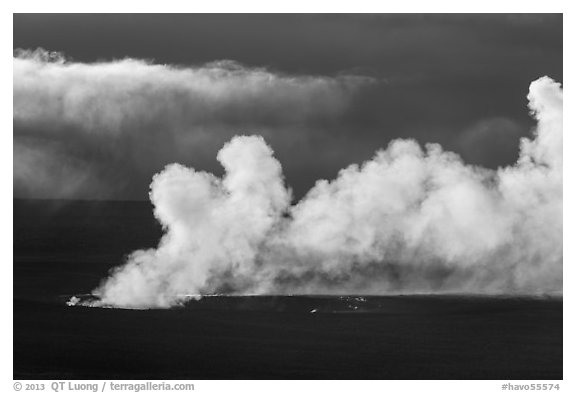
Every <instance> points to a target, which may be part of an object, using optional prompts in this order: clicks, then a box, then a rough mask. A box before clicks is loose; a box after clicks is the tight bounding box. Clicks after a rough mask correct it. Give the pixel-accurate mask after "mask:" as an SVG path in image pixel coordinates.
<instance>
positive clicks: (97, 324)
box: [14, 296, 562, 379]
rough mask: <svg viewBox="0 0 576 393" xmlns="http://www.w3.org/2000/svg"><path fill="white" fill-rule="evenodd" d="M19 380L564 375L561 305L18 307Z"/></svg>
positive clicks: (420, 299) (396, 299)
mask: <svg viewBox="0 0 576 393" xmlns="http://www.w3.org/2000/svg"><path fill="white" fill-rule="evenodd" d="M355 307H357V308H355ZM314 310H316V311H314ZM14 378H18V379H34V378H38V379H58V378H68V379H103V378H115V379H140V378H146V379H148V378H150V379H562V299H561V298H513V297H463V296H384V297H379V296H342V297H340V296H320V297H315V296H261V297H260V296H248V297H231V296H208V297H203V298H202V299H201V300H199V301H198V300H192V301H190V302H188V303H187V304H186V305H185V306H183V307H177V308H173V309H169V310H126V309H111V308H90V307H69V306H66V305H65V303H64V302H63V299H58V301H54V302H46V301H33V300H16V301H15V304H14Z"/></svg>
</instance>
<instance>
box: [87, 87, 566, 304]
mask: <svg viewBox="0 0 576 393" xmlns="http://www.w3.org/2000/svg"><path fill="white" fill-rule="evenodd" d="M528 100H529V108H530V110H531V113H532V114H533V116H534V118H535V119H536V120H537V123H538V124H537V128H536V130H535V132H534V138H533V139H532V140H528V139H524V140H522V141H521V145H520V152H519V159H518V162H517V163H516V165H514V166H511V167H508V168H501V169H499V170H497V171H492V170H488V169H484V168H479V167H474V166H469V165H466V164H465V163H464V162H462V160H461V159H460V157H459V156H457V155H456V154H454V153H450V152H446V151H444V150H442V148H441V146H439V145H437V144H428V145H426V146H425V147H424V148H422V147H421V146H420V145H419V144H418V143H417V142H415V141H413V140H395V141H392V142H391V143H390V144H389V146H388V147H387V148H386V149H384V150H380V151H378V152H377V153H376V155H375V156H374V158H373V159H372V160H369V161H367V162H365V163H363V164H362V165H351V166H349V167H347V168H345V169H342V170H341V171H340V173H339V175H338V177H337V178H336V179H334V180H332V181H326V180H320V181H318V182H317V183H316V185H315V186H314V187H313V188H312V189H311V190H310V191H309V193H308V194H307V195H306V196H305V197H304V198H303V199H302V200H301V201H300V202H299V203H298V204H296V205H293V206H291V205H290V191H289V190H288V189H287V188H286V187H285V185H284V181H283V177H282V171H281V166H280V164H279V162H278V161H277V160H276V159H274V157H273V156H272V154H273V152H272V150H271V149H270V147H268V146H267V145H266V143H265V142H264V140H263V139H262V138H261V137H258V136H240V137H234V138H233V139H232V140H231V141H230V142H229V143H228V144H226V145H225V146H224V147H223V148H222V150H221V151H220V152H219V154H218V160H219V161H220V163H221V164H222V165H223V166H224V169H225V171H226V173H225V175H224V176H223V178H222V179H219V178H217V177H215V176H214V175H211V174H208V173H205V172H196V171H195V170H193V169H190V168H185V167H183V166H181V165H178V164H173V165H169V166H168V167H166V168H165V169H164V171H163V172H161V173H160V174H158V175H156V176H155V177H154V179H153V181H152V184H151V192H150V198H151V200H152V203H153V204H154V213H155V215H156V217H157V219H158V220H159V221H160V222H161V223H162V225H163V227H164V229H165V235H164V236H163V238H162V239H161V241H160V244H159V246H158V247H157V248H156V249H150V250H139V251H136V252H134V253H133V254H131V255H130V256H129V258H128V261H127V262H126V264H125V265H124V266H121V267H119V268H117V269H116V270H114V271H113V272H112V273H111V276H110V277H109V278H108V279H107V280H106V281H105V282H104V283H103V284H102V285H101V286H100V287H99V288H97V289H96V290H95V291H94V294H95V295H97V296H99V297H100V298H101V301H100V302H98V304H106V305H113V306H120V307H169V306H171V305H174V304H177V303H178V302H179V298H178V297H179V296H181V295H184V294H210V293H233V294H253V293H260V294H265V293H266V294H278V293H289V294H297V293H339V294H346V293H354V294H357V293H364V294H367V293H369V294H390V293H415V292H425V293H441V292H466V293H489V294H492V293H500V294H509V293H515V294H516V293H524V294H535V293H551V292H553V293H557V292H561V290H562V100H563V99H562V88H561V86H560V85H559V84H558V83H555V82H554V81H553V80H551V79H550V78H548V77H543V78H540V79H539V80H537V81H535V82H533V83H532V84H531V85H530V90H529V95H528Z"/></svg>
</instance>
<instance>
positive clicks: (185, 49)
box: [14, 14, 562, 198]
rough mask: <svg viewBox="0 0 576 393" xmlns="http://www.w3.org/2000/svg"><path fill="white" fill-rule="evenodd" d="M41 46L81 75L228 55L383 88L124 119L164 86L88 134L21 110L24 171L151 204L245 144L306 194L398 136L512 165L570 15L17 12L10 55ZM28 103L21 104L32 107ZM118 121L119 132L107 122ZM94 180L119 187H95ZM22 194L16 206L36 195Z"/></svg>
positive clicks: (157, 108) (177, 105)
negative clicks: (246, 136)
mask: <svg viewBox="0 0 576 393" xmlns="http://www.w3.org/2000/svg"><path fill="white" fill-rule="evenodd" d="M37 47H44V48H47V49H49V50H54V51H61V52H63V53H65V54H66V55H67V56H70V57H71V58H72V64H76V65H77V66H78V67H79V66H81V64H82V63H92V62H95V61H101V62H100V63H99V64H101V65H102V64H105V63H104V62H110V61H111V60H113V59H125V58H127V57H128V58H134V59H148V60H149V62H148V63H147V64H148V65H149V66H150V67H151V64H158V65H159V64H169V65H172V66H170V67H171V68H173V69H186V68H192V69H199V68H206V67H207V66H206V64H212V65H214V61H220V60H222V59H233V60H234V61H237V62H239V63H240V64H243V66H241V67H240V66H238V65H237V64H238V63H233V62H232V63H220V65H223V64H227V67H232V68H234V67H240V68H241V69H243V70H248V72H251V71H250V70H261V69H262V68H263V67H265V69H266V71H265V72H267V73H268V74H269V75H272V76H275V77H280V78H283V77H287V78H296V79H297V80H300V81H304V80H307V81H315V80H324V81H328V80H330V81H340V82H341V81H342V80H343V79H346V78H348V79H346V80H351V79H350V76H351V75H356V76H362V77H370V78H372V80H373V81H376V82H375V83H370V84H362V86H361V88H359V89H356V90H355V91H354V93H353V94H349V93H350V91H349V90H346V89H344V90H342V91H341V93H342V94H332V93H331V92H330V93H329V92H327V91H326V90H325V91H324V93H318V94H320V95H317V93H312V95H313V96H314V97H315V98H313V99H311V101H306V99H305V100H304V103H303V104H302V105H299V104H297V103H296V102H295V101H292V102H284V103H283V104H282V105H276V103H277V102H278V100H277V98H275V97H277V96H278V95H279V94H283V93H279V92H276V91H274V92H273V94H272V96H265V95H260V96H258V97H254V96H250V97H247V96H246V95H244V94H243V93H238V94H239V95H240V96H241V97H242V99H240V100H235V101H234V104H233V105H228V106H226V105H218V108H220V109H218V110H216V111H213V110H211V109H210V108H211V107H210V105H209V102H208V101H207V102H203V101H202V102H201V103H202V105H200V108H201V109H197V107H196V109H192V108H190V107H188V106H186V102H187V101H186V100H185V99H184V100H182V98H183V97H182V94H181V91H182V89H180V88H178V89H174V90H173V91H172V92H171V93H169V94H168V95H167V96H165V99H166V100H161V101H159V102H158V101H157V102H154V104H153V105H148V107H147V110H146V111H144V112H141V113H138V114H135V113H134V112H130V111H128V112H125V111H124V110H125V109H126V108H128V107H132V104H130V105H129V104H128V103H127V102H128V101H132V102H136V101H138V100H140V102H147V100H154V97H156V95H155V94H156V92H157V91H158V89H157V88H155V87H154V83H147V84H144V85H146V86H148V88H144V87H142V86H141V87H140V88H139V90H138V89H136V90H131V93H130V94H128V95H124V96H123V98H122V99H121V98H118V100H116V101H114V100H112V101H110V102H106V101H98V106H96V108H92V109H90V110H89V111H87V113H84V114H83V116H84V117H90V122H89V123H90V124H91V125H90V126H86V124H87V123H86V122H81V123H78V122H74V121H73V120H74V119H72V120H71V119H67V120H66V122H62V119H57V118H52V119H51V121H47V120H46V119H44V121H42V122H40V123H34V122H30V121H27V122H23V121H20V120H18V118H17V117H18V116H17V113H16V109H17V108H16V106H15V115H14V116H15V123H14V127H15V130H14V132H15V134H14V135H15V146H14V150H15V167H16V166H18V167H20V166H21V165H20V164H21V163H17V162H16V160H17V157H19V156H20V155H22V157H26V158H25V159H24V158H23V160H24V161H26V162H29V161H31V160H32V158H33V157H44V159H43V160H41V161H40V162H45V163H46V165H42V168H43V170H44V171H48V172H53V170H51V169H48V168H55V167H56V166H57V163H58V162H66V163H72V164H71V165H68V164H67V165H66V166H65V167H66V168H71V169H68V171H69V170H73V173H67V172H66V175H65V176H64V177H65V178H71V179H78V181H77V183H75V184H83V185H82V186H79V188H78V187H73V189H77V190H81V191H82V192H80V194H81V195H82V196H83V197H90V196H91V195H92V196H98V195H99V194H100V193H102V194H103V195H104V194H107V195H108V196H112V197H120V198H143V197H145V193H146V189H147V185H148V183H149V181H150V178H151V176H152V174H153V173H155V172H156V171H158V170H159V169H161V167H162V166H163V165H165V164H167V163H169V162H173V161H179V162H182V163H184V164H189V165H194V166H196V167H199V168H201V169H210V170H214V169H216V163H215V162H214V160H213V158H212V157H213V156H214V153H215V152H216V151H217V149H218V147H219V146H220V145H221V144H222V143H223V142H224V141H225V140H227V139H228V138H229V137H230V136H231V135H233V134H235V133H261V134H263V135H264V137H265V138H266V139H267V140H268V141H269V142H270V144H271V145H272V147H273V148H274V149H275V151H276V155H277V156H278V158H279V159H280V161H281V162H282V163H283V165H284V167H285V172H286V176H287V178H288V182H289V183H290V184H292V185H293V186H294V188H295V193H296V195H297V196H301V195H302V194H303V193H304V192H305V191H306V190H307V189H308V188H309V187H310V186H311V185H312V184H313V182H314V181H315V180H316V179H317V178H319V177H333V176H335V175H336V173H337V171H338V169H339V168H341V167H343V166H346V165H347V164H350V163H352V162H358V161H362V160H365V159H368V158H369V157H371V156H372V154H373V153H374V151H375V150H376V149H377V148H378V147H382V146H386V145H387V144H388V142H389V141H390V140H391V139H393V138H397V137H410V138H415V139H417V140H418V141H419V142H439V143H441V144H442V145H443V146H444V147H445V148H446V149H450V150H454V151H456V152H458V153H460V154H462V155H463V156H464V158H465V159H466V160H468V161H469V162H472V163H475V164H482V165H486V166H491V167H495V166H498V165H504V164H509V163H511V162H514V161H515V159H516V156H517V146H518V138H519V137H521V136H526V135H529V130H530V128H531V127H532V126H533V122H532V121H531V119H530V118H529V117H528V116H527V114H526V112H525V102H522V100H519V99H518V97H521V96H523V95H525V94H526V89H527V86H528V85H529V83H530V81H532V80H534V79H536V78H538V77H540V76H542V75H549V76H551V77H553V78H554V79H556V80H558V81H562V16H561V15H143V14H142V15H74V14H69V15H15V16H14V48H24V49H34V48H37ZM116 63H118V62H116ZM133 63H135V64H144V63H142V62H140V63H139V62H138V61H133ZM110 64H112V63H110ZM86 67H87V66H86ZM208 67H209V66H208ZM102 75H103V74H100V76H99V77H96V76H94V77H95V78H96V79H93V80H92V81H93V83H91V85H92V86H100V87H99V88H97V87H94V89H95V90H94V91H98V92H105V93H106V94H104V97H109V96H110V94H112V93H113V92H115V91H116V92H117V90H115V89H114V88H111V87H110V86H109V85H107V83H108V84H114V83H115V82H113V81H111V80H110V79H106V78H103V77H102ZM342 75H345V76H346V77H343V76H342ZM98 78H100V79H98ZM16 79H17V78H16V74H15V85H16V84H17V80H16ZM128 79H130V78H128ZM352 79H353V78H352ZM357 80H358V79H357ZM360 80H363V79H360ZM95 81H97V82H95ZM76 82H78V81H76ZM76 82H74V83H72V82H67V83H69V85H68V88H70V89H73V88H74V86H78V85H77V84H75V83H76ZM340 82H338V83H340ZM78 83H81V84H82V83H83V84H84V85H86V84H87V82H86V81H83V82H78ZM88 84H90V83H88ZM307 84H308V83H304V82H303V83H302V86H305V85H307ZM101 86H108V87H107V89H103V88H102V87H101ZM314 86H316V87H317V85H314V83H312V86H311V87H310V89H314ZM285 87H286V86H283V87H282V90H284V89H285ZM28 88H30V89H32V88H31V87H30V86H28ZM240 90H242V89H240ZM270 92H272V90H270ZM14 94H15V105H16V102H17V99H18V94H19V93H17V91H16V90H15V93H14ZM94 94H95V93H94ZM35 96H37V95H36V93H35ZM184 96H185V94H184ZM37 97H38V96H37ZM39 97H46V96H43V95H42V94H40V95H39ZM306 97H308V96H306ZM339 97H340V98H339ZM37 99H39V98H37ZM294 100H296V101H298V102H300V101H299V100H300V99H299V98H295V99H294ZM224 101H226V100H224ZM20 102H21V103H22V105H24V104H25V107H26V106H29V105H32V104H33V103H34V100H32V99H30V98H29V97H28V98H25V99H24V98H23V99H22V100H20ZM168 102H170V103H172V104H169V103H168ZM53 104H54V103H53ZM196 104H197V102H196ZM51 105H52V104H51ZM51 105H48V106H47V107H53V105H52V106H51ZM294 108H300V109H297V110H294ZM304 108H306V111H307V112H306V113H305V114H304ZM26 109H27V110H28V109H29V108H26ZM122 111H124V112H123V113H121V114H120V112H122ZM59 113H60V112H58V111H56V112H53V113H52V114H51V116H56V117H58V114H59ZM105 113H106V115H104V114H105ZM111 116H116V118H117V121H116V122H115V123H113V124H112V123H110V121H108V122H104V123H102V121H103V119H105V118H108V119H109V118H110V117H111ZM118 119H122V120H118ZM84 120H85V119H84ZM96 129H97V130H98V132H95V130H96ZM191 129H194V130H195V131H194V132H193V133H191V132H190V130H191ZM114 130H116V131H114ZM134 130H139V131H138V132H134ZM185 130H186V131H185ZM114 132H115V133H114ZM191 134H193V136H192V135H191ZM64 135H65V137H64ZM110 135H114V138H111V137H110ZM160 136H162V137H160ZM198 138H200V139H201V141H202V143H199V142H198V140H199V139H198ZM494 140H496V141H498V142H497V144H498V149H495V150H494V149H491V148H490V146H491V145H494V143H493V141H494ZM45 141H49V143H48V142H46V143H45ZM38 146H47V147H45V148H44V147H42V150H39V147H38ZM142 157H146V159H144V160H142V159H141V158H142ZM38 159H39V158H38ZM88 168H89V171H88V172H87V170H88ZM60 171H62V170H60ZM23 173H28V172H26V171H24V172H23ZM32 173H33V172H32ZM59 173H60V172H59ZM62 173H63V172H62ZM86 173H89V175H86ZM86 179H94V180H95V181H96V180H98V179H99V180H98V182H100V183H102V182H104V183H107V184H109V185H111V186H112V189H111V190H107V191H104V189H103V188H102V187H100V186H95V187H94V189H90V190H89V191H86V190H88V189H89V188H86V187H87V186H86V184H88V183H90V182H87V180H86ZM15 182H16V179H15ZM17 183H18V184H16V183H15V187H16V186H17V187H16V188H15V193H16V195H18V194H20V195H32V196H34V193H35V192H36V191H33V190H32V189H30V188H26V187H24V186H20V183H19V182H17ZM22 184H28V183H25V182H24V183H22ZM90 184H93V183H90ZM46 187H47V186H46ZM25 190H28V191H25ZM43 193H44V194H50V193H49V192H47V191H43ZM71 195H72V196H73V195H75V194H74V193H72V194H71Z"/></svg>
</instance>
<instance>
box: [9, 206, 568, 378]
mask: <svg viewBox="0 0 576 393" xmlns="http://www.w3.org/2000/svg"><path fill="white" fill-rule="evenodd" d="M13 225H14V277H13V280H14V371H13V373H14V379H104V378H106V379H293V378H294V379H562V299H561V298H512V297H506V298H504V297H462V296H383V297H374V296H366V297H362V298H360V297H338V296H332V297H328V296H319V297H313V296H291V297H274V296H267V297H230V298H227V297H218V298H214V297H207V298H203V299H202V300H201V301H200V302H194V303H190V305H189V306H187V307H182V308H176V309H171V310H119V309H99V308H87V307H68V306H66V305H65V303H64V300H65V299H66V298H67V297H69V296H71V295H76V294H82V293H86V292H89V291H90V290H91V289H93V288H94V287H96V286H97V285H98V283H99V282H100V280H101V279H103V278H104V277H106V276H107V272H108V270H109V269H110V268H112V267H114V266H116V265H119V264H121V262H122V260H123V258H124V257H125V255H126V254H128V253H129V252H131V251H133V250H135V249H138V248H148V247H154V246H155V245H156V244H157V242H158V240H159V238H160V236H161V228H160V226H159V225H158V224H157V223H156V222H155V220H154V218H153V215H152V207H151V206H150V204H149V203H145V202H62V201H25V200H14V223H13ZM314 309H316V310H317V312H314V313H311V311H312V310H314Z"/></svg>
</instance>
